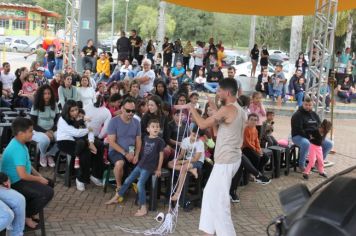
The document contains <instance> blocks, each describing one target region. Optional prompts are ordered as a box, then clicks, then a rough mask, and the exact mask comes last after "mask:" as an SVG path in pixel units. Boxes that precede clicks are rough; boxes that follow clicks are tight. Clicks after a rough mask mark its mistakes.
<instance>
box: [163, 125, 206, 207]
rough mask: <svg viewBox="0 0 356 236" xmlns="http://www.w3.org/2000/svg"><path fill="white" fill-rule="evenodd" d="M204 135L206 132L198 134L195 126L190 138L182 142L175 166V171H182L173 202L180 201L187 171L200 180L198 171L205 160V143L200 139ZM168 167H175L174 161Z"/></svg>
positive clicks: (200, 131)
mask: <svg viewBox="0 0 356 236" xmlns="http://www.w3.org/2000/svg"><path fill="white" fill-rule="evenodd" d="M203 135H204V132H203V131H202V130H199V132H198V126H196V125H194V126H193V128H192V129H191V132H190V136H189V137H186V138H184V139H183V141H182V144H181V151H180V153H179V156H178V160H177V163H176V166H175V169H176V170H180V172H181V173H180V175H179V179H178V188H177V191H176V192H175V194H174V195H173V196H172V201H177V200H178V198H179V195H180V193H181V191H182V189H183V185H184V176H185V173H186V172H187V171H189V172H190V173H191V174H192V175H193V176H194V177H195V178H196V179H197V178H198V169H201V168H202V167H203V164H204V158H205V155H204V154H205V150H204V143H203V141H201V140H200V137H201V136H203ZM183 159H184V161H183ZM189 160H190V163H189ZM168 167H170V168H173V167H174V160H172V161H170V162H168Z"/></svg>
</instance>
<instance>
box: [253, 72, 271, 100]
mask: <svg viewBox="0 0 356 236" xmlns="http://www.w3.org/2000/svg"><path fill="white" fill-rule="evenodd" d="M269 82H271V77H270V76H269V75H268V68H263V69H262V73H261V74H259V75H258V77H257V83H256V87H255V89H256V91H258V92H261V93H265V94H266V96H267V95H268V96H269V95H270V92H271V91H270V88H269Z"/></svg>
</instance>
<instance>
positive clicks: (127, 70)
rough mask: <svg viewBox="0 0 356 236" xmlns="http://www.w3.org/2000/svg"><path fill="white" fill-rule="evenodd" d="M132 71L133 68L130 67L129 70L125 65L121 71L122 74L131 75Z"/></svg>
mask: <svg viewBox="0 0 356 236" xmlns="http://www.w3.org/2000/svg"><path fill="white" fill-rule="evenodd" d="M131 70H132V66H131V65H129V66H128V67H127V68H126V66H125V65H123V66H122V67H121V69H120V72H121V73H126V74H127V73H129V71H131Z"/></svg>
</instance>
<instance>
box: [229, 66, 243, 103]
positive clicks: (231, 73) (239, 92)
mask: <svg viewBox="0 0 356 236" xmlns="http://www.w3.org/2000/svg"><path fill="white" fill-rule="evenodd" d="M235 75H236V69H235V67H233V66H230V67H229V68H228V69H227V78H230V79H235V80H236V83H237V97H240V96H241V95H242V84H241V82H240V80H239V79H238V78H237V77H236V76H235Z"/></svg>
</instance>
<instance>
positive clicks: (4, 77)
mask: <svg viewBox="0 0 356 236" xmlns="http://www.w3.org/2000/svg"><path fill="white" fill-rule="evenodd" d="M2 67H3V70H2V71H1V72H0V82H1V83H2V95H4V97H7V98H8V97H11V95H12V94H13V93H14V91H13V89H12V84H13V83H14V81H15V79H16V76H15V74H14V73H12V72H11V67H10V63H8V62H4V63H2Z"/></svg>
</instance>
